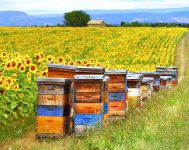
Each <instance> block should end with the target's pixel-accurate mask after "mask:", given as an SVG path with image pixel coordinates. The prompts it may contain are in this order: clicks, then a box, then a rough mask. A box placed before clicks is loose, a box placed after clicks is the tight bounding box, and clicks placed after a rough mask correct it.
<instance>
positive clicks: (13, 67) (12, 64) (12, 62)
mask: <svg viewBox="0 0 189 150" xmlns="http://www.w3.org/2000/svg"><path fill="white" fill-rule="evenodd" d="M16 68H17V62H16V61H14V60H13V61H11V69H16Z"/></svg>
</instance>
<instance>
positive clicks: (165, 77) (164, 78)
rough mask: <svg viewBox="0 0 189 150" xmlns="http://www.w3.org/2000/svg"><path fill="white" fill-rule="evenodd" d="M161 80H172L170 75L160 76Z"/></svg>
mask: <svg viewBox="0 0 189 150" xmlns="http://www.w3.org/2000/svg"><path fill="white" fill-rule="evenodd" d="M160 79H161V80H172V77H171V76H160Z"/></svg>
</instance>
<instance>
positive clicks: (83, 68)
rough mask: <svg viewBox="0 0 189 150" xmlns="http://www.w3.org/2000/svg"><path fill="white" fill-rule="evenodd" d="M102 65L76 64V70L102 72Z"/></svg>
mask: <svg viewBox="0 0 189 150" xmlns="http://www.w3.org/2000/svg"><path fill="white" fill-rule="evenodd" d="M104 70H105V69H104V68H103V67H86V66H77V67H76V72H93V73H104Z"/></svg>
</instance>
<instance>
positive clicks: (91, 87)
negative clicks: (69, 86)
mask: <svg viewBox="0 0 189 150" xmlns="http://www.w3.org/2000/svg"><path fill="white" fill-rule="evenodd" d="M104 77H105V76H104V75H75V77H74V95H75V98H74V100H75V105H76V107H75V116H74V124H75V132H76V133H79V132H80V131H84V129H87V128H88V126H101V125H103V119H104V105H103V104H104V99H103V98H104V96H103V94H104V81H103V80H104ZM89 128H90V127H89Z"/></svg>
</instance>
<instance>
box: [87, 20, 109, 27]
mask: <svg viewBox="0 0 189 150" xmlns="http://www.w3.org/2000/svg"><path fill="white" fill-rule="evenodd" d="M87 26H88V27H105V26H106V24H105V22H104V21H103V20H90V21H89V22H88V23H87Z"/></svg>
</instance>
